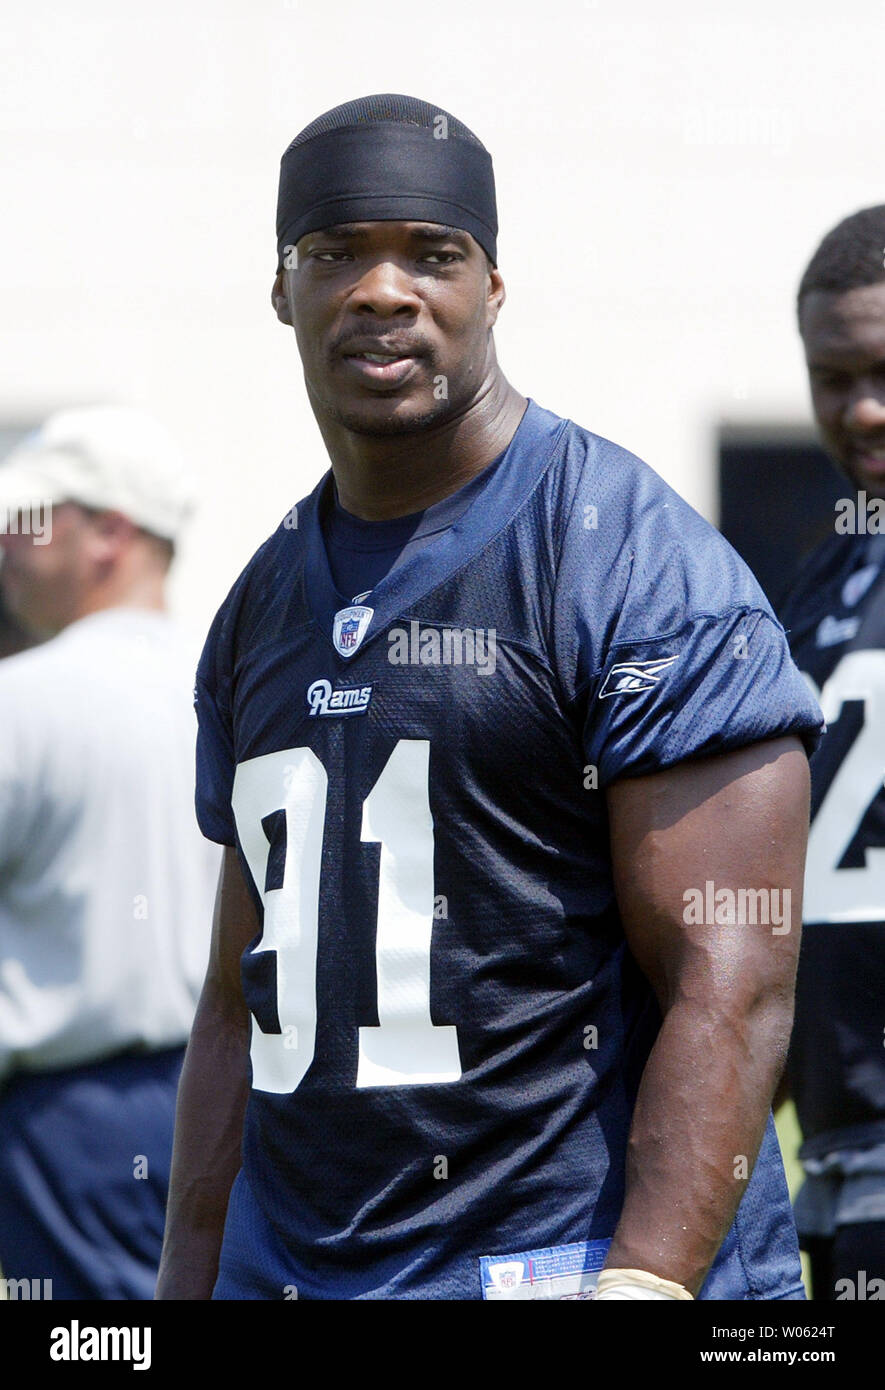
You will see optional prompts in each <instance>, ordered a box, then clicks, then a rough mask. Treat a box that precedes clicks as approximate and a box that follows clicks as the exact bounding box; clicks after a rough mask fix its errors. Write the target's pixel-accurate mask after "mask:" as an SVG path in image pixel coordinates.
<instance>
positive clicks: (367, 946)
mask: <svg viewBox="0 0 885 1390" xmlns="http://www.w3.org/2000/svg"><path fill="white" fill-rule="evenodd" d="M277 230H278V266H277V276H276V279H275V281H274V285H273V304H274V307H275V309H276V313H277V315H278V317H279V319H280V320H281V321H282V322H283V323H284V324H286V325H290V326H291V327H292V328H293V329H294V332H295V337H296V341H297V345H298V349H299V352H300V355H301V361H302V364H303V368H304V379H305V385H306V388H307V393H308V396H309V399H310V402H311V405H312V407H313V410H314V413H315V415H316V419H317V422H318V425H319V428H320V431H321V433H322V436H323V439H324V442H325V445H326V448H327V450H328V453H329V457H330V460H331V464H332V467H331V471H330V472H328V473H326V475H325V476H324V477H323V478H322V480H321V481H320V482H319V483H318V485H317V487H316V488H315V489H314V491H313V492H312V493H311V495H310V496H309V497H308V498H307V499H305V500H304V501H301V502H299V503H298V504H297V506H295V507H293V508H292V509H290V511H289V512H288V513H287V514H286V516H285V517H284V518H283V519H282V521H281V523H280V526H279V528H278V529H277V531H276V532H275V533H274V534H273V535H272V536H271V537H270V539H269V540H268V541H266V542H265V544H264V545H263V546H262V547H261V548H260V549H259V551H258V552H257V553H256V555H255V556H254V557H253V559H252V560H251V561H250V563H249V564H248V566H247V567H246V569H245V570H244V572H243V573H242V575H241V576H240V578H239V579H238V580H237V582H236V583H235V585H234V587H233V589H232V590H231V592H230V594H229V595H228V597H227V599H226V600H225V602H224V603H223V605H222V607H221V609H220V611H219V613H218V615H217V617H216V619H215V621H214V623H213V625H212V628H211V631H210V634H209V637H208V640H207V643H206V647H205V650H204V653H203V656H202V659H201V663H200V667H199V672H198V679H197V711H198V716H199V721H200V739H199V754H198V789H197V805H198V814H199V818H200V822H201V825H202V827H203V830H204V832H205V834H206V835H207V836H209V837H210V838H212V839H214V840H217V841H218V842H219V843H221V844H223V845H225V846H226V868H225V872H224V876H223V882H222V886H221V889H220V894H219V899H218V905H217V911H216V919H215V926H214V945H213V948H212V957H211V965H210V969H209V973H208V977H207V980H206V986H205V991H204V994H203V998H202V1001H201V1004H200V1009H199V1015H198V1018H197V1020H196V1023H195V1027H194V1032H193V1035H192V1040H191V1044H190V1049H189V1053H188V1058H187V1063H186V1067H185V1073H184V1077H183V1080H182V1085H181V1090H180V1099H179V1115H178V1122H177V1136H176V1149H175V1158H174V1177H173V1191H172V1194H171V1199H170V1208H169V1219H168V1224H167V1234H166V1244H165V1253H164V1260H163V1267H162V1272H161V1278H160V1286H159V1296H160V1297H164V1298H209V1297H210V1296H214V1297H215V1298H219V1299H274V1298H293V1297H299V1298H308V1299H326V1298H348V1299H351V1298H353V1299H356V1298H467V1299H471V1298H481V1297H487V1298H497V1297H512V1298H530V1297H538V1296H541V1297H574V1296H582V1295H587V1294H588V1293H591V1292H594V1291H595V1294H596V1296H597V1297H598V1298H600V1299H608V1298H623V1299H631V1298H638V1299H662V1300H680V1299H688V1298H691V1297H695V1296H698V1295H701V1296H703V1297H706V1298H801V1297H802V1296H803V1291H802V1285H801V1280H800V1271H799V1263H798V1249H797V1245H796V1236H795V1228H794V1226H793V1221H792V1215H791V1211H790V1206H789V1199H788V1195H787V1190H786V1186H785V1182H784V1176H783V1170H782V1166H781V1160H780V1154H779V1151H778V1148H777V1141H776V1138H775V1135H774V1130H773V1125H772V1122H771V1118H770V1101H771V1096H772V1093H773V1090H774V1087H775V1084H776V1082H777V1079H778V1076H779V1074H780V1071H781V1068H782V1066H783V1061H784V1057H785V1053H786V1047H787V1041H788V1037H789V1030H790V1022H791V1000H792V988H793V978H794V972H795V962H796V953H797V948H798V935H799V922H800V910H801V909H800V897H801V885H802V871H803V860H804V849H805V840H806V836H807V824H808V780H809V779H808V765H807V754H808V751H809V750H811V749H813V748H814V746H815V745H816V743H817V740H818V738H819V734H820V729H821V725H822V720H821V717H820V711H819V709H818V707H817V704H816V703H815V701H814V699H813V698H812V697H811V694H810V692H809V690H808V687H807V685H806V684H805V682H804V681H803V680H802V679H801V676H800V675H799V672H798V671H797V669H796V667H795V666H794V665H793V663H792V661H791V659H790V655H789V649H788V646H787V643H786V639H785V637H784V634H783V630H782V628H781V627H780V626H779V624H778V623H777V621H776V620H775V618H774V616H773V614H772V612H771V609H770V607H769V605H768V604H767V602H766V600H765V598H764V596H763V595H762V593H761V591H760V590H759V588H758V586H757V585H756V583H755V582H754V580H753V578H752V577H751V575H750V574H749V572H748V570H747V569H746V568H745V566H744V565H743V564H742V563H741V561H740V560H739V559H738V558H737V556H736V555H735V554H734V552H733V551H732V550H731V549H730V547H729V546H728V545H727V544H726V543H725V542H724V541H723V540H722V539H721V538H720V537H719V535H718V534H717V533H716V532H715V531H714V530H713V528H712V527H711V526H709V525H708V524H707V523H706V522H704V521H703V520H702V519H701V517H699V516H698V515H697V514H696V513H695V512H694V511H692V509H691V508H690V507H689V506H688V505H687V504H686V503H685V502H683V501H682V499H681V498H680V497H679V496H678V495H677V494H676V493H675V492H674V491H673V490H672V489H671V488H669V487H668V486H667V485H666V484H665V483H664V482H663V481H662V479H661V478H660V477H659V476H658V475H657V474H656V473H655V472H653V470H652V469H651V468H649V467H648V466H647V465H646V464H644V463H643V462H641V461H640V460H639V459H637V458H636V457H634V456H633V455H632V454H630V453H628V452H627V451H626V450H624V449H622V448H619V447H618V446H617V445H615V444H612V443H610V442H609V441H607V440H604V439H601V438H599V437H598V436H596V435H594V434H592V433H590V432H589V431H588V430H586V429H584V428H582V427H580V426H578V425H576V424H574V423H572V422H571V421H570V420H567V419H563V418H560V417H559V416H557V415H556V414H554V413H553V412H551V411H549V410H545V409H544V408H542V407H541V406H540V405H538V404H537V403H536V402H534V401H532V400H530V399H529V400H527V399H526V398H525V397H523V396H522V395H521V394H520V393H519V392H518V391H516V390H515V389H514V388H513V387H512V386H511V385H510V384H509V383H508V382H507V380H506V379H505V377H504V375H503V373H502V372H501V370H500V368H499V366H498V364H497V360H496V356H495V347H494V339H493V333H492V330H493V327H494V324H495V321H496V319H497V316H498V313H499V311H500V309H501V306H502V304H503V302H504V284H503V281H502V278H501V274H500V271H499V270H498V268H497V247H496V233H497V218H496V210H495V190H494V181H493V175H492V165H491V159H490V157H489V155H488V153H487V151H486V150H485V148H484V146H483V145H482V144H481V143H480V142H479V141H478V140H477V138H476V137H475V136H474V135H473V134H472V132H470V131H469V130H468V129H467V127H466V126H464V125H463V124H462V123H461V122H459V121H457V120H456V119H455V117H453V116H451V115H450V114H449V113H448V112H443V111H440V110H439V108H437V107H434V106H432V105H431V104H429V103H426V102H423V101H418V100H416V99H414V98H410V97H402V96H394V95H387V96H378V97H368V98H363V99H360V100H357V101H353V102H348V103H347V104H345V105H344V106H341V107H337V108H336V109H335V110H333V111H330V112H327V113H326V114H325V115H323V116H321V117H320V118H319V119H318V120H317V121H316V122H314V123H313V124H312V125H311V126H309V127H308V128H307V129H306V130H304V131H302V133H301V134H300V135H299V136H298V137H296V139H295V140H294V141H293V143H292V144H291V146H290V147H289V149H288V150H287V151H286V153H285V155H284V156H283V160H282V170H281V180H280V195H279V210H278V226H277ZM542 232H543V222H542V221H540V220H539V224H538V226H537V227H536V228H534V229H532V231H531V233H530V235H531V240H532V244H533V246H534V248H535V254H536V255H538V256H543V254H544V252H543V235H542ZM549 274H550V277H551V282H554V281H557V283H558V286H559V292H560V294H561V296H562V299H563V303H562V306H561V309H560V311H559V312H564V311H565V299H566V296H567V294H568V285H567V283H566V282H565V281H564V279H562V278H560V276H561V272H560V268H559V267H556V266H553V265H551V266H550V267H549ZM542 337H543V341H544V343H545V345H546V346H547V347H549V348H550V349H551V350H553V351H555V350H556V346H557V325H556V316H554V315H551V319H550V321H549V322H548V323H546V324H545V325H543V326H542ZM750 894H752V895H753V903H754V908H753V911H752V913H750V914H749V915H748V914H747V913H746V911H745V910H744V908H745V907H746V900H747V897H748V896H749V895H750ZM742 895H743V896H742ZM757 909H758V913H757ZM600 1270H602V1272H601V1273H600Z"/></svg>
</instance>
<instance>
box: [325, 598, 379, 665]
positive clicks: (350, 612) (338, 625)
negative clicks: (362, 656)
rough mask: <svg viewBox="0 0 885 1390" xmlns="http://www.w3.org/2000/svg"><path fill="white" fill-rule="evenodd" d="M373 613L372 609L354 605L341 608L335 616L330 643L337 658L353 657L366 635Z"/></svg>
mask: <svg viewBox="0 0 885 1390" xmlns="http://www.w3.org/2000/svg"><path fill="white" fill-rule="evenodd" d="M374 612H375V610H374V608H364V607H363V606H362V605H361V604H354V605H352V606H351V607H350V608H342V609H341V610H340V612H338V613H336V614H335V622H334V625H333V627H332V641H333V642H334V644H335V650H336V652H337V653H338V655H339V656H353V654H354V652H355V651H356V649H357V647H358V646H359V644H360V642H362V640H363V638H364V637H365V635H366V628H367V627H368V626H369V623H370V622H371V621H372V614H373V613H374Z"/></svg>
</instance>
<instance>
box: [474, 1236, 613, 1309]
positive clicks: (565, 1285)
mask: <svg viewBox="0 0 885 1390" xmlns="http://www.w3.org/2000/svg"><path fill="white" fill-rule="evenodd" d="M610 1245H611V1240H581V1241H578V1242H577V1243H576V1244H575V1245H553V1246H549V1247H548V1248H547V1249H546V1250H525V1251H523V1252H522V1254H519V1255H483V1256H481V1258H480V1261H479V1274H480V1280H481V1282H482V1296H483V1298H495V1299H498V1298H521V1299H525V1298H592V1297H593V1296H594V1292H595V1290H596V1280H597V1277H598V1275H599V1271H600V1270H601V1269H602V1266H603V1265H604V1264H605V1257H606V1255H607V1254H608V1247H609V1246H610Z"/></svg>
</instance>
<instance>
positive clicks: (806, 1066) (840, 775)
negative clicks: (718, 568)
mask: <svg viewBox="0 0 885 1390" xmlns="http://www.w3.org/2000/svg"><path fill="white" fill-rule="evenodd" d="M883 543H885V537H876V538H875V540H874V541H873V542H872V546H871V542H870V538H869V537H866V536H863V535H856V536H850V535H845V536H843V535H834V536H831V537H830V538H829V539H828V540H827V541H825V542H824V544H823V545H822V546H820V547H819V548H818V549H817V550H816V551H815V552H814V554H813V555H812V557H811V559H810V560H809V561H808V563H807V565H806V567H805V568H804V570H803V572H802V575H801V577H800V581H799V583H798V585H797V586H796V587H795V588H794V590H793V591H792V593H791V594H790V597H789V600H788V602H787V603H786V604H785V605H784V608H783V613H782V616H783V619H784V623H785V625H786V626H787V627H789V629H790V634H789V636H790V643H791V646H792V650H793V656H794V658H795V660H796V662H797V664H798V665H799V666H800V668H801V669H802V671H803V672H804V673H806V675H807V677H808V678H809V680H810V682H811V683H812V685H813V687H814V689H815V691H816V692H817V693H818V694H819V697H820V702H821V705H822V707H823V711H824V714H825V716H826V719H827V724H828V732H827V736H826V738H825V739H824V740H823V742H822V743H821V746H820V749H819V750H818V752H817V753H816V754H815V756H814V757H813V759H812V761H811V778H812V804H811V812H812V822H811V833H810V835H809V840H808V859H807V869H806V875H805V894H804V900H803V919H804V924H805V925H804V927H803V933H802V951H801V955H800V959H799V976H798V981H797V987H796V1022H795V1027H794V1031H793V1038H792V1042H791V1047H790V1060H789V1071H790V1080H791V1085H792V1090H793V1094H794V1096H795V1099H796V1108H797V1112H798V1115H799V1122H800V1124H801V1127H802V1133H803V1136H804V1140H805V1143H804V1146H803V1150H802V1152H803V1155H804V1156H811V1157H813V1156H816V1155H821V1154H824V1153H827V1152H830V1151H831V1150H835V1149H838V1148H850V1147H857V1146H861V1145H865V1144H871V1143H875V1142H877V1141H878V1142H881V1141H882V1140H885V1048H883V1040H885V1035H883V1031H882V1030H883V1026H885V1010H883V1000H885V791H883V779H885V570H883V568H882V560H883V558H885V557H883V554H882V545H883ZM876 549H877V550H878V552H879V553H878V555H876V554H875V553H873V554H871V550H874V551H875V550H876Z"/></svg>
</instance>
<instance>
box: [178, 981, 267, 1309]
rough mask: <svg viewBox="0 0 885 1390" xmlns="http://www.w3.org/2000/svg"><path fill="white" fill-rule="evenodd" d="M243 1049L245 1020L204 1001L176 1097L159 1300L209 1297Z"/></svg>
mask: <svg viewBox="0 0 885 1390" xmlns="http://www.w3.org/2000/svg"><path fill="white" fill-rule="evenodd" d="M248 1047H249V1035H248V1024H247V1023H246V1022H245V1019H242V1020H240V1019H236V1020H233V1019H231V1017H230V1016H229V1014H227V1013H225V1012H222V1011H221V1010H219V1009H217V1008H214V1007H213V1006H212V1003H211V1001H210V1000H207V999H206V998H205V996H204V998H203V999H201V1001H200V1007H199V1009H198V1010H197V1016H196V1018H195V1020H194V1027H193V1031H192V1033H191V1039H190V1042H189V1043H188V1048H187V1053H186V1055H185V1060H184V1066H183V1068H182V1073H181V1083H180V1085H179V1090H178V1105H177V1110H176V1118H175V1143H174V1147H173V1154H172V1173H171V1179H170V1185H169V1201H168V1207H167V1215H166V1234H165V1239H164V1242H163V1255H162V1259H161V1261H160V1272H159V1277H158V1280H157V1291H156V1295H155V1296H156V1298H158V1299H208V1298H210V1297H211V1295H212V1288H213V1286H214V1284H215V1280H216V1277H217V1273H218V1257H219V1253H220V1251H221V1241H222V1235H223V1232H224V1221H225V1217H226V1215H227V1204H228V1198H229V1196H230V1189H231V1186H232V1184H233V1181H234V1178H235V1177H236V1175H237V1172H238V1171H239V1167H240V1149H241V1144H242V1135H243V1115H244V1112H245V1108H246V1099H247V1096H248V1089H249V1087H248V1071H247V1056H248Z"/></svg>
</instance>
